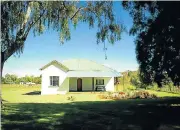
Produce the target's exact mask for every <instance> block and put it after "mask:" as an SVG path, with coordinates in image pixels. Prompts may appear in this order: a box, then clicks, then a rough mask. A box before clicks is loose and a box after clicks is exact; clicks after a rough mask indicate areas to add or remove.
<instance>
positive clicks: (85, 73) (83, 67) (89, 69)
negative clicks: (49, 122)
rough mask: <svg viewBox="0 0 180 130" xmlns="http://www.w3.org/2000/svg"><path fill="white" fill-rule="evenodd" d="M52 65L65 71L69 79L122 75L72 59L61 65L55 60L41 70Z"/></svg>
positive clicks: (88, 61) (84, 61)
mask: <svg viewBox="0 0 180 130" xmlns="http://www.w3.org/2000/svg"><path fill="white" fill-rule="evenodd" d="M52 64H53V65H55V66H57V67H59V68H61V69H63V70H65V71H66V72H67V76H68V77H78V76H79V77H118V76H120V75H121V74H120V73H119V72H117V71H116V70H114V69H112V68H109V67H107V66H104V65H102V64H99V63H96V62H94V61H91V60H86V59H70V60H65V61H63V62H61V63H60V62H58V61H55V60H54V61H52V62H50V63H49V64H47V65H45V66H44V67H42V68H41V69H40V70H43V69H45V68H46V67H48V66H50V65H52Z"/></svg>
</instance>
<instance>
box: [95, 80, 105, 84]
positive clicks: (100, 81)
mask: <svg viewBox="0 0 180 130" xmlns="http://www.w3.org/2000/svg"><path fill="white" fill-rule="evenodd" d="M96 85H104V79H96Z"/></svg>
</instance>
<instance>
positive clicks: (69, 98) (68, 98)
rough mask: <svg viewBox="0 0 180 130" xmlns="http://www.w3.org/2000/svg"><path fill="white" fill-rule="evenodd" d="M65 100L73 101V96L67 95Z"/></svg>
mask: <svg viewBox="0 0 180 130" xmlns="http://www.w3.org/2000/svg"><path fill="white" fill-rule="evenodd" d="M67 100H70V101H74V100H75V97H73V96H70V97H67Z"/></svg>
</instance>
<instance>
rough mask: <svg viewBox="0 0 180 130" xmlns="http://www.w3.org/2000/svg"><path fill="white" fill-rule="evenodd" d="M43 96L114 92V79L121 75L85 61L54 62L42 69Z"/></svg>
mask: <svg viewBox="0 0 180 130" xmlns="http://www.w3.org/2000/svg"><path fill="white" fill-rule="evenodd" d="M40 70H41V72H42V81H41V82H42V83H41V85H42V86H41V94H65V93H67V92H70V91H102V90H104V91H114V78H115V77H119V76H120V73H118V72H117V71H115V70H113V69H111V68H109V67H106V66H104V65H101V64H98V63H96V62H93V61H90V60H84V59H72V60H66V61H63V62H62V63H60V62H58V61H56V60H54V61H52V62H50V63H48V64H47V65H45V66H44V67H42V68H41V69H40Z"/></svg>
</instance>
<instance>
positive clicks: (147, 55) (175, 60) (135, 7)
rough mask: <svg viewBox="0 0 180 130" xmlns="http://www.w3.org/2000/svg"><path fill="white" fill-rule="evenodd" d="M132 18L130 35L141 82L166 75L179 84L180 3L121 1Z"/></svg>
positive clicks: (156, 80)
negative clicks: (134, 47)
mask: <svg viewBox="0 0 180 130" xmlns="http://www.w3.org/2000/svg"><path fill="white" fill-rule="evenodd" d="M123 7H124V8H125V9H126V10H128V11H129V14H130V15H131V16H132V18H133V26H132V28H131V30H130V34H131V35H136V36H137V38H136V41H135V43H136V53H137V60H138V62H139V65H140V77H141V78H142V81H143V83H145V84H151V83H153V82H157V84H158V86H159V87H162V83H163V82H164V81H163V80H164V79H165V80H166V79H168V78H170V80H172V81H173V83H174V85H179V84H180V69H179V66H180V45H179V42H180V38H179V37H180V13H179V12H180V3H179V2H170V1H169V2H160V1H153V2H150V1H144V2H137V1H136V2H133V1H131V2H123Z"/></svg>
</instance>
